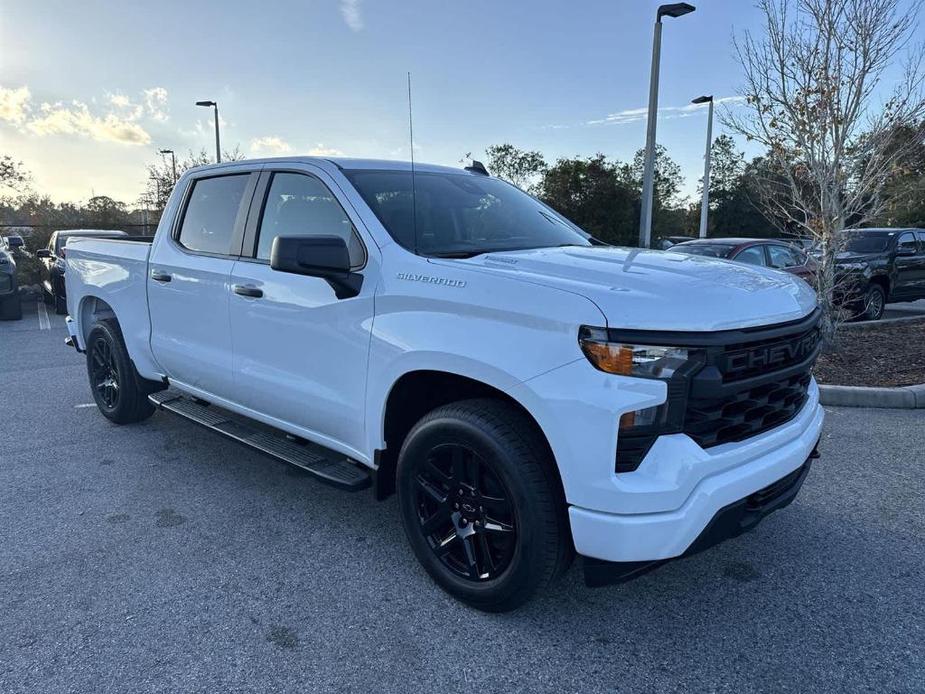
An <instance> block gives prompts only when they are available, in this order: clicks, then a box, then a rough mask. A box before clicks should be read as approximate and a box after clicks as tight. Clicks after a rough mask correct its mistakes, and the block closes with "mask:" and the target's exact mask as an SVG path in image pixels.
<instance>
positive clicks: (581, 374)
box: [511, 360, 824, 562]
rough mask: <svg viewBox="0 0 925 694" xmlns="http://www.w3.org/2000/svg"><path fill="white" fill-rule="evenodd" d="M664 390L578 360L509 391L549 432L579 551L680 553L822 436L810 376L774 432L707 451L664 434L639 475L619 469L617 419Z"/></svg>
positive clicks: (613, 555)
mask: <svg viewBox="0 0 925 694" xmlns="http://www.w3.org/2000/svg"><path fill="white" fill-rule="evenodd" d="M665 388H666V386H665V383H663V382H660V381H655V380H646V379H629V378H623V377H619V376H612V375H608V374H604V373H602V372H598V371H596V370H595V369H593V367H591V366H590V365H589V364H588V363H587V360H581V361H576V362H574V363H572V364H568V365H566V366H564V367H562V368H560V369H556V370H554V371H552V372H547V373H546V374H543V375H541V376H539V377H537V378H534V379H531V380H529V381H526V382H524V383H523V384H521V385H520V386H519V387H517V388H515V389H512V391H511V394H512V395H514V396H515V397H516V398H517V399H518V400H519V401H520V402H522V403H523V404H524V405H525V406H526V407H527V408H528V409H529V411H530V412H531V413H533V414H534V416H535V417H536V418H537V421H538V423H539V424H540V427H541V428H542V430H543V432H544V433H545V434H546V436H547V439H548V441H549V444H550V446H551V448H552V450H553V454H554V456H555V460H556V463H557V465H558V468H559V473H560V476H561V479H562V485H563V488H564V491H565V497H566V500H567V503H568V506H569V511H568V512H569V519H570V523H571V530H572V538H573V541H574V544H575V549H576V550H577V552H578V553H579V554H581V555H584V556H585V557H591V558H593V559H599V560H602V561H608V562H653V561H660V560H665V559H671V558H674V557H679V556H681V555H683V554H684V553H685V552H686V551H687V550H688V549H689V548H690V547H691V546H692V545H693V544H694V543H695V541H696V540H697V538H698V537H699V536H700V535H701V533H703V531H704V529H705V528H706V527H707V526H708V525H709V524H710V522H711V520H712V519H713V518H714V517H715V516H716V515H717V513H719V512H720V510H721V509H723V508H724V507H726V506H729V505H730V504H734V503H736V502H738V501H740V500H742V499H745V498H746V497H748V496H749V495H751V494H754V493H755V492H757V491H758V490H761V489H763V488H765V487H767V486H768V485H771V484H773V483H775V482H777V481H778V480H780V479H782V478H784V477H786V476H787V475H789V474H790V473H792V472H793V471H794V470H796V469H798V468H799V467H800V466H801V465H803V464H804V462H805V461H806V460H807V458H809V456H810V454H811V453H812V452H813V450H814V448H815V445H816V442H817V441H818V440H819V437H820V435H821V432H822V423H823V419H824V412H823V409H822V407H821V406H820V404H819V388H818V386H817V385H816V383H815V381H814V380H812V381H810V384H809V387H808V390H807V398H806V401H805V403H804V405H803V407H802V408H801V409H800V411H799V412H798V413H797V414H796V415H795V416H794V417H793V418H792V419H790V420H789V421H787V422H784V423H783V424H781V425H779V426H777V427H775V428H773V429H770V430H768V431H765V432H762V433H760V434H757V435H755V436H752V437H750V438H747V439H743V440H741V441H734V442H729V443H724V444H721V445H716V446H712V447H709V448H706V449H705V448H701V447H700V446H699V445H697V443H696V442H694V440H693V439H691V438H690V437H689V436H687V435H686V434H683V433H679V434H666V435H662V436H660V437H659V438H658V439H657V440H656V441H655V443H654V444H653V445H652V447H651V448H650V449H649V451H648V453H647V454H646V456H645V458H644V459H643V461H642V463H641V464H640V465H639V467H638V468H637V469H636V470H635V471H633V472H621V473H617V472H616V471H615V470H614V452H615V450H616V449H617V445H618V441H617V427H616V423H617V421H618V419H619V417H620V415H621V414H622V413H623V412H626V411H629V410H637V409H642V408H645V407H650V406H653V405H658V404H661V403H663V402H664V401H665V398H666V390H665Z"/></svg>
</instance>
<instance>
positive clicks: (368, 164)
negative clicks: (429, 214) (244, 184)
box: [190, 156, 478, 175]
mask: <svg viewBox="0 0 925 694" xmlns="http://www.w3.org/2000/svg"><path fill="white" fill-rule="evenodd" d="M287 162H290V163H293V162H298V163H306V164H325V163H327V164H333V165H334V166H336V167H337V168H339V169H347V170H356V169H369V170H376V171H411V162H408V161H399V160H394V159H354V158H352V157H309V156H289V157H266V158H260V159H240V160H238V161H226V162H222V163H221V164H206V165H204V166H197V167H195V168H193V169H190V170H191V171H203V170H208V169H221V168H224V167H228V166H235V165H240V164H282V163H287ZM414 170H415V171H416V172H428V173H456V174H472V172H471V171H466V170H465V169H462V168H456V167H453V166H441V165H439V164H427V163H424V162H418V161H416V162H414ZM472 175H478V174H472Z"/></svg>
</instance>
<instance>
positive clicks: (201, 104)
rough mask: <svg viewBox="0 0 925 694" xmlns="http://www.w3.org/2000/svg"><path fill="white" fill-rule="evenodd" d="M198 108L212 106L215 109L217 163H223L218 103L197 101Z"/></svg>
mask: <svg viewBox="0 0 925 694" xmlns="http://www.w3.org/2000/svg"><path fill="white" fill-rule="evenodd" d="M196 105H197V106H211V107H212V108H213V109H215V163H217V164H218V163H221V161H222V146H221V143H220V141H219V137H218V102H217V101H197V102H196Z"/></svg>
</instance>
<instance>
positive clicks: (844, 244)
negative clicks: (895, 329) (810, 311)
mask: <svg viewBox="0 0 925 694" xmlns="http://www.w3.org/2000/svg"><path fill="white" fill-rule="evenodd" d="M837 242H838V247H839V249H840V250H839V251H838V252H837V253H836V255H835V270H836V280H837V291H838V292H839V294H840V295H841V298H840V301H841V302H842V303H844V304H845V305H846V306H849V307H850V308H851V309H852V311H853V312H854V314H855V316H856V317H857V318H860V319H862V320H879V319H880V318H881V317H882V316H883V310H884V307H885V306H886V304H887V303H893V302H901V301H916V300H917V299H925V229H856V230H845V231H842V232H840V233H839V235H838V239H837Z"/></svg>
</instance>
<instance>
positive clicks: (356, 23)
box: [340, 0, 363, 31]
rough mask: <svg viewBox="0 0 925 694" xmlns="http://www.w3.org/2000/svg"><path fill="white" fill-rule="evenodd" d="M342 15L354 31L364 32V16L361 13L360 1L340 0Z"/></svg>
mask: <svg viewBox="0 0 925 694" xmlns="http://www.w3.org/2000/svg"><path fill="white" fill-rule="evenodd" d="M340 13H341V15H343V17H344V21H345V22H347V26H348V27H350V28H351V29H352V30H353V31H362V29H363V15H362V14H361V13H360V0H340Z"/></svg>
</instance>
